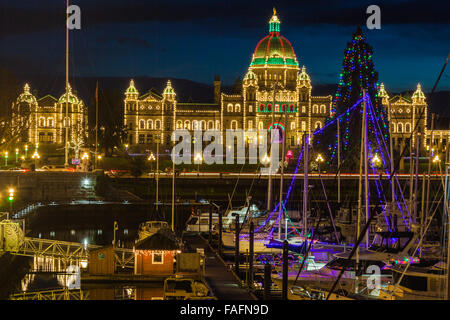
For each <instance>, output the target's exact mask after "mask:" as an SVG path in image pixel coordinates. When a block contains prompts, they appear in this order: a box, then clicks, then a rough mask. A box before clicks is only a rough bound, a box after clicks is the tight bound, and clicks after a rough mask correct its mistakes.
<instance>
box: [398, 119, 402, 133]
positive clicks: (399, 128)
mask: <svg viewBox="0 0 450 320" xmlns="http://www.w3.org/2000/svg"><path fill="white" fill-rule="evenodd" d="M397 132H398V133H403V123H401V122H399V123H398V124H397Z"/></svg>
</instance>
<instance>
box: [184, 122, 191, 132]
mask: <svg viewBox="0 0 450 320" xmlns="http://www.w3.org/2000/svg"><path fill="white" fill-rule="evenodd" d="M184 128H185V129H187V130H191V122H190V121H189V120H186V121H185V122H184Z"/></svg>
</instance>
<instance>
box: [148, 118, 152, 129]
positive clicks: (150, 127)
mask: <svg viewBox="0 0 450 320" xmlns="http://www.w3.org/2000/svg"><path fill="white" fill-rule="evenodd" d="M147 129H149V130H153V120H152V119H149V120H147Z"/></svg>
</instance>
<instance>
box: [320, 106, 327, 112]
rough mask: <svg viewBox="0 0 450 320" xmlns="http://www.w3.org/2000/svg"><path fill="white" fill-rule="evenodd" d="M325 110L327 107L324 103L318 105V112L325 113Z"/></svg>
mask: <svg viewBox="0 0 450 320" xmlns="http://www.w3.org/2000/svg"><path fill="white" fill-rule="evenodd" d="M326 112H327V107H325V105H324V104H321V105H320V113H326Z"/></svg>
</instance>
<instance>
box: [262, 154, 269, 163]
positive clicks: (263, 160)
mask: <svg viewBox="0 0 450 320" xmlns="http://www.w3.org/2000/svg"><path fill="white" fill-rule="evenodd" d="M261 163H262V164H264V165H267V164H268V163H270V158H269V157H268V156H267V153H266V154H265V155H264V157H263V158H262V159H261Z"/></svg>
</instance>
